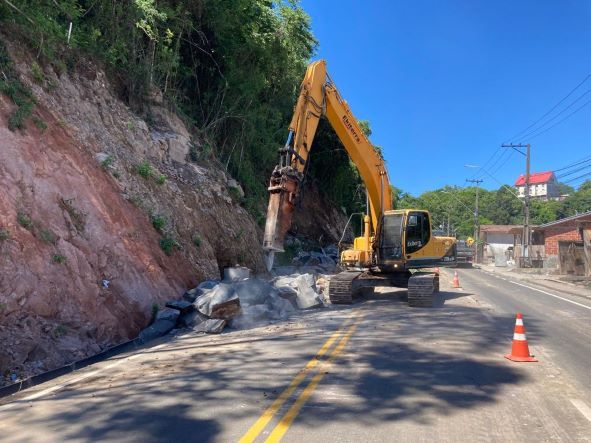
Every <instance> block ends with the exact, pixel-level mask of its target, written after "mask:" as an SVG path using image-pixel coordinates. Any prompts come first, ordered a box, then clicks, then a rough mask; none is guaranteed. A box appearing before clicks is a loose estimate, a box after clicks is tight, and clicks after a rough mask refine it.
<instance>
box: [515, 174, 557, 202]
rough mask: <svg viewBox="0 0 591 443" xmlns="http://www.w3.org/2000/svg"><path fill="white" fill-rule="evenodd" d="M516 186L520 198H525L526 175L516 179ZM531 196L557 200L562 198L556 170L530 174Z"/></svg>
mask: <svg viewBox="0 0 591 443" xmlns="http://www.w3.org/2000/svg"><path fill="white" fill-rule="evenodd" d="M515 188H516V189H517V192H518V193H519V197H520V198H525V175H520V176H519V177H518V178H517V180H516V181H515ZM529 196H530V198H536V199H539V200H557V199H559V198H560V192H559V191H558V181H557V180H556V176H555V175H554V172H552V171H548V172H536V173H534V174H530V175H529Z"/></svg>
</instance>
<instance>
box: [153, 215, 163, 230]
mask: <svg viewBox="0 0 591 443" xmlns="http://www.w3.org/2000/svg"><path fill="white" fill-rule="evenodd" d="M165 225H166V218H164V217H163V216H161V215H153V216H152V226H154V229H156V230H157V231H159V232H162V229H163V228H164V226H165Z"/></svg>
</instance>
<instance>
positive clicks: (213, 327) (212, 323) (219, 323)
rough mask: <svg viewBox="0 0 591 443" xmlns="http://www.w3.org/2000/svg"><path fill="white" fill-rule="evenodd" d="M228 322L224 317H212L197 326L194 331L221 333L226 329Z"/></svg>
mask: <svg viewBox="0 0 591 443" xmlns="http://www.w3.org/2000/svg"><path fill="white" fill-rule="evenodd" d="M226 323H227V321H226V320H223V319H213V318H210V319H208V320H205V321H203V322H201V323H199V324H198V325H197V326H195V327H194V328H193V331H195V332H205V333H207V334H220V333H221V332H222V331H223V330H224V327H225V326H226Z"/></svg>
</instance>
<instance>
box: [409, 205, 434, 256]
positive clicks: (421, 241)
mask: <svg viewBox="0 0 591 443" xmlns="http://www.w3.org/2000/svg"><path fill="white" fill-rule="evenodd" d="M430 225H431V223H430V222H429V214H428V213H426V212H410V213H409V214H408V220H407V222H406V253H407V254H412V253H413V252H416V251H418V250H419V249H421V248H422V247H423V246H425V245H426V244H427V243H428V242H429V239H430V238H431V227H430Z"/></svg>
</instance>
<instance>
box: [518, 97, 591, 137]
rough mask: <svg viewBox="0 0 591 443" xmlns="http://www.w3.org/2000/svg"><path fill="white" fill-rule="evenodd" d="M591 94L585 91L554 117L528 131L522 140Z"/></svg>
mask: <svg viewBox="0 0 591 443" xmlns="http://www.w3.org/2000/svg"><path fill="white" fill-rule="evenodd" d="M590 92H591V89H587V90H586V91H585V92H584V93H583V94H582V95H580V96H579V97H578V98H577V99H576V100H575V101H573V102H571V103H570V104H569V105H568V106H567V107H566V108H563V109H561V110H560V112H559V113H558V114H556V115H554V116H553V117H552V118H550V119H548V120H546V121H545V122H544V123H542V124H541V125H540V126H539V127H537V128H535V129H532V130H531V131H529V132H528V133H527V134H525V135H523V136H522V138H524V139H527V138H528V137H530V136H531V135H532V134H535V133H536V132H538V131H539V130H541V129H543V128H544V126H547V125H548V124H549V123H550V122H552V121H553V120H556V119H557V118H558V117H560V116H561V115H562V114H564V113H565V112H566V111H567V110H569V109H570V108H571V107H572V106H573V105H574V104H575V103H577V102H578V101H579V100H581V99H582V98H583V97H585V96H586V95H587V94H589V93H590Z"/></svg>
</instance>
